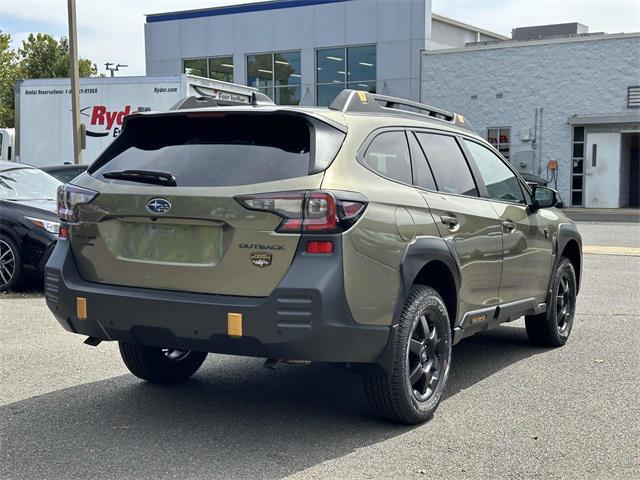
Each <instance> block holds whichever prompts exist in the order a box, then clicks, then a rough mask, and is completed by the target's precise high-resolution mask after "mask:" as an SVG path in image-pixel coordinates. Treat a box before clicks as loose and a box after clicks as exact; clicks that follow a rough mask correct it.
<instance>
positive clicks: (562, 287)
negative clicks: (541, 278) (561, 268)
mask: <svg viewBox="0 0 640 480" xmlns="http://www.w3.org/2000/svg"><path fill="white" fill-rule="evenodd" d="M573 306H574V301H573V290H572V288H571V280H570V279H569V275H568V274H567V273H563V274H562V276H561V277H560V281H559V282H558V291H557V292H556V320H557V322H558V332H560V333H561V334H565V333H567V331H568V330H569V327H570V326H571V319H572V318H573Z"/></svg>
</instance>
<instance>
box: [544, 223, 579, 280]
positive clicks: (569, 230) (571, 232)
mask: <svg viewBox="0 0 640 480" xmlns="http://www.w3.org/2000/svg"><path fill="white" fill-rule="evenodd" d="M572 240H573V241H575V242H576V243H577V244H578V252H579V253H580V269H579V271H578V272H576V275H577V279H576V280H577V281H578V285H580V284H581V281H580V280H581V277H582V270H583V269H582V265H583V261H582V236H581V235H580V232H578V227H577V226H576V224H575V223H561V224H560V225H558V234H557V237H556V254H555V258H554V260H553V271H552V272H551V279H550V280H549V289H548V291H551V281H552V280H553V275H554V273H555V271H556V268H558V264H559V263H560V256H561V254H562V252H563V251H564V249H565V247H566V246H567V244H568V243H569V242H570V241H572Z"/></svg>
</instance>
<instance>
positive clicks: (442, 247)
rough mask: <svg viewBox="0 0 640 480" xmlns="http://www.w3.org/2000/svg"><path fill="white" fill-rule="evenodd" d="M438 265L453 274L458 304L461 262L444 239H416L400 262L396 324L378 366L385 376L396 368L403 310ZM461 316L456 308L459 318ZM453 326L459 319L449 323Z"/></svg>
mask: <svg viewBox="0 0 640 480" xmlns="http://www.w3.org/2000/svg"><path fill="white" fill-rule="evenodd" d="M433 261H439V262H441V263H443V264H444V265H445V266H446V267H447V268H448V269H449V271H450V272H451V276H452V277H453V281H454V283H455V298H456V303H457V304H459V302H458V294H459V292H460V284H461V275H460V261H459V259H458V256H457V255H456V254H455V250H453V249H451V248H449V245H448V244H447V242H446V241H445V240H444V239H443V238H441V237H433V236H424V237H416V238H415V239H414V240H413V241H412V242H411V243H410V244H409V245H407V248H406V250H405V252H404V255H403V257H402V261H401V262H400V289H399V292H398V301H397V302H396V306H395V309H394V313H393V323H392V325H391V332H390V334H389V340H388V342H387V345H386V347H385V349H384V351H383V352H382V355H381V356H380V359H379V361H378V365H379V366H380V367H381V368H382V369H383V370H384V371H385V372H386V373H390V372H391V370H392V368H393V349H394V345H395V337H396V335H397V331H398V323H399V319H400V314H401V313H402V307H403V306H404V303H405V301H406V299H407V296H408V295H409V292H410V291H411V287H412V285H413V282H414V281H415V279H416V277H417V276H418V274H419V273H420V271H421V270H422V269H423V268H424V267H425V266H426V265H428V264H429V263H431V262H433ZM459 314H460V312H459V311H458V307H457V306H456V316H459ZM450 320H451V321H452V322H453V323H454V324H455V322H456V321H457V318H455V319H450Z"/></svg>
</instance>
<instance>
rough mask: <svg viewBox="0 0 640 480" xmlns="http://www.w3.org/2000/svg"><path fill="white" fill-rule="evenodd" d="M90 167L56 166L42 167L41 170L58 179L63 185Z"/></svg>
mask: <svg viewBox="0 0 640 480" xmlns="http://www.w3.org/2000/svg"><path fill="white" fill-rule="evenodd" d="M88 167H89V165H54V166H51V167H41V168H40V169H41V170H44V171H45V172H47V173H48V174H49V175H51V176H53V177H56V178H57V179H58V180H60V181H61V182H62V183H69V182H70V181H71V180H73V179H74V178H76V177H77V176H78V175H80V174H81V173H83V172H84V171H85V170H86V169H87V168H88Z"/></svg>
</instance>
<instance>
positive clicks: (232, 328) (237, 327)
mask: <svg viewBox="0 0 640 480" xmlns="http://www.w3.org/2000/svg"><path fill="white" fill-rule="evenodd" d="M227 335H229V336H230V337H232V338H242V314H241V313H231V312H229V313H227Z"/></svg>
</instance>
